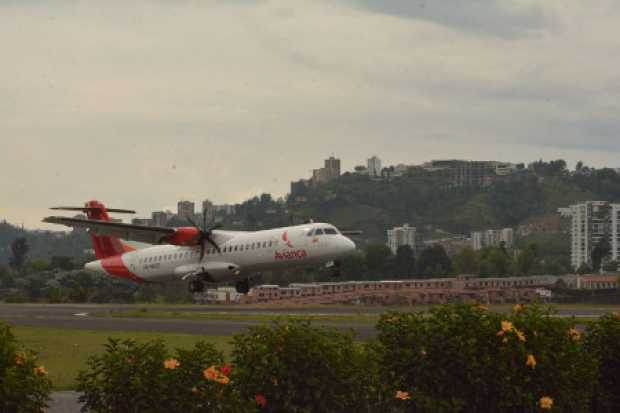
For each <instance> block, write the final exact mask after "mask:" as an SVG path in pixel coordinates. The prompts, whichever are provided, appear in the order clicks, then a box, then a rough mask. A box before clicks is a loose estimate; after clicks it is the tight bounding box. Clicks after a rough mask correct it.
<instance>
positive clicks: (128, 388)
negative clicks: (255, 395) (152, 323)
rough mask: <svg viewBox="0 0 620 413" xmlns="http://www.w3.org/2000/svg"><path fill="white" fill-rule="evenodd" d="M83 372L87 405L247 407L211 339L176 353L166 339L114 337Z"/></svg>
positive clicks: (119, 408)
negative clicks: (172, 352)
mask: <svg viewBox="0 0 620 413" xmlns="http://www.w3.org/2000/svg"><path fill="white" fill-rule="evenodd" d="M88 367H89V369H88V370H86V371H81V372H80V373H79V375H78V391H79V392H82V393H83V395H82V396H81V397H80V401H81V402H82V403H84V406H83V411H92V412H99V413H103V412H173V411H174V412H231V413H232V412H235V413H237V412H239V413H242V412H246V411H251V408H250V407H249V406H251V407H253V404H250V403H244V402H242V400H241V398H240V397H239V393H238V392H237V391H236V390H235V388H234V386H232V385H231V381H230V379H229V377H228V376H229V375H230V368H229V367H228V366H225V365H224V358H223V355H222V353H221V352H219V351H217V350H216V349H215V348H214V347H213V346H212V345H210V344H206V343H202V342H201V343H197V344H196V346H195V347H194V348H193V349H191V350H187V351H185V350H176V352H175V353H174V354H173V355H171V354H170V353H169V351H168V349H167V348H166V346H165V345H164V343H163V342H162V341H159V340H155V341H151V342H147V343H145V344H138V343H136V342H135V341H133V340H124V341H119V340H114V339H110V340H109V341H108V343H107V344H106V351H105V352H104V353H103V354H101V355H98V356H93V357H91V358H90V359H89V360H88Z"/></svg>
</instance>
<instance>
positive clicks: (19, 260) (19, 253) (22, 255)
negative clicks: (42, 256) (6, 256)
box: [9, 237, 30, 270]
mask: <svg viewBox="0 0 620 413" xmlns="http://www.w3.org/2000/svg"><path fill="white" fill-rule="evenodd" d="M29 250H30V247H29V246H28V241H27V240H26V237H18V238H15V240H14V241H13V242H12V243H11V253H12V256H11V258H10V260H9V264H10V265H11V267H13V268H15V269H16V270H21V269H22V268H23V267H24V263H25V262H26V255H27V254H28V251H29Z"/></svg>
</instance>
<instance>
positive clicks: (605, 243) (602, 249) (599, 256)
mask: <svg viewBox="0 0 620 413" xmlns="http://www.w3.org/2000/svg"><path fill="white" fill-rule="evenodd" d="M610 253H611V244H610V243H609V239H608V238H607V237H606V236H604V237H603V238H601V239H600V240H599V242H598V243H597V244H596V246H595V247H594V248H593V249H592V268H593V269H594V271H598V270H599V269H600V268H601V264H603V262H604V260H605V259H606V258H607V257H609V254H610Z"/></svg>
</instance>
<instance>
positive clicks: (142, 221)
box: [131, 218, 153, 227]
mask: <svg viewBox="0 0 620 413" xmlns="http://www.w3.org/2000/svg"><path fill="white" fill-rule="evenodd" d="M131 223H132V224H133V225H142V226H145V227H150V226H151V225H153V220H152V219H149V218H134V219H132V220H131Z"/></svg>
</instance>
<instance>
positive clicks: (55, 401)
mask: <svg viewBox="0 0 620 413" xmlns="http://www.w3.org/2000/svg"><path fill="white" fill-rule="evenodd" d="M78 397H79V394H78V393H76V392H74V391H59V392H54V393H52V401H51V402H50V405H49V408H48V409H47V412H49V413H79V411H80V404H79V403H78Z"/></svg>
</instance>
